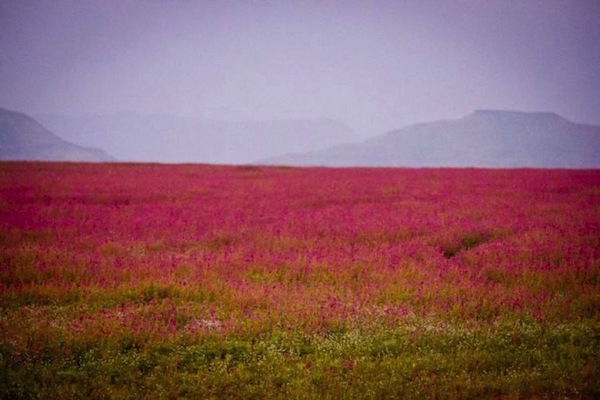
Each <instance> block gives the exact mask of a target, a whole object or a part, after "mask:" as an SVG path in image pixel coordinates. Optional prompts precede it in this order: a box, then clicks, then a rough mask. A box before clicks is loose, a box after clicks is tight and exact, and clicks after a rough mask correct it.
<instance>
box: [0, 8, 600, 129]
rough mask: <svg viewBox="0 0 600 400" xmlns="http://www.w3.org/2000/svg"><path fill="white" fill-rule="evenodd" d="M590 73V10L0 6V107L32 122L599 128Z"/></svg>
mask: <svg viewBox="0 0 600 400" xmlns="http://www.w3.org/2000/svg"><path fill="white" fill-rule="evenodd" d="M599 71H600V2H598V1H597V0H577V1H564V0H529V1H517V0H514V1H513V0H501V1H495V0H491V1H468V0H465V1H460V0H453V1H444V0H435V1H426V0H425V1H422V0H416V1H410V0H409V1H363V0H361V1H359V0H357V1H343V2H341V1H339V2H337V1H290V2H280V1H191V0H190V1H185V0H179V1H178V0H175V1H156V0H148V1H135V0H102V1H80V0H48V1H44V0H36V1H28V0H3V1H2V2H0V105H1V106H2V107H3V108H7V109H13V110H17V111H21V112H26V113H28V114H32V115H39V114H46V115H48V114H50V115H68V116H92V115H105V114H113V113H120V112H133V113H141V114H161V115H176V116H187V117H194V118H199V119H219V120H255V121H270V120H283V119H298V118H300V119H304V118H308V119H315V118H330V119H335V120H338V121H341V122H343V123H345V124H347V125H348V126H350V127H351V128H352V129H353V130H354V131H355V132H356V133H357V134H359V135H362V136H372V135H376V134H381V133H383V132H385V131H387V130H390V129H395V128H399V127H402V126H404V125H407V124H410V123H414V122H420V121H430V120H436V119H444V118H455V117H460V116H464V115H466V114H468V113H469V112H471V111H473V110H474V109H479V108H486V109H510V110H520V111H552V112H556V113H558V114H560V115H562V116H564V117H566V118H568V119H570V120H574V121H577V122H584V123H591V124H600V112H598V111H599V110H600V96H599V93H600V72H599Z"/></svg>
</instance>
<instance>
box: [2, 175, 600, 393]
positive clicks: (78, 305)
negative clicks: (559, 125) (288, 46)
mask: <svg viewBox="0 0 600 400" xmlns="http://www.w3.org/2000/svg"><path fill="white" fill-rule="evenodd" d="M599 328H600V171H598V170H478V169H326V168H278V167H260V166H238V167H236V166H207V165H154V164H69V163H64V164H61V163H2V164H0V332H1V337H0V371H1V375H0V397H2V398H37V397H44V398H81V396H87V397H90V398H559V397H560V398H594V397H595V396H598V395H599V394H600V384H599V382H600V368H599V367H598V363H597V360H598V359H600V350H599V349H600V329H599Z"/></svg>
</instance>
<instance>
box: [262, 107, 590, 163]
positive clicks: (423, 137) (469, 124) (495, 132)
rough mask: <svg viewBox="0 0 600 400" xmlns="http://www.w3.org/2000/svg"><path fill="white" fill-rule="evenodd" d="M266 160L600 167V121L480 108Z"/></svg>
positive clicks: (279, 161)
mask: <svg viewBox="0 0 600 400" xmlns="http://www.w3.org/2000/svg"><path fill="white" fill-rule="evenodd" d="M261 163H262V164H274V165H292V166H312V165H315V166H316V165H322V166H391V167H491V168H512V167H537V168H600V126H593V125H584V124H577V123H574V122H571V121H568V120H566V119H564V118H562V117H560V116H559V115H557V114H554V113H539V112H536V113H525V112H515V111H496V110H478V111H475V112H473V113H472V114H469V115H467V116H466V117H464V118H461V119H457V120H444V121H437V122H431V123H421V124H415V125H410V126H407V127H405V128H402V129H399V130H395V131H391V132H389V133H386V134H384V135H381V136H377V137H374V138H372V139H369V140H366V141H364V142H361V143H356V144H347V145H342V146H335V147H331V148H328V149H325V150H322V151H317V152H309V153H304V154H290V155H287V156H284V157H278V158H271V159H267V160H263V161H262V162H261Z"/></svg>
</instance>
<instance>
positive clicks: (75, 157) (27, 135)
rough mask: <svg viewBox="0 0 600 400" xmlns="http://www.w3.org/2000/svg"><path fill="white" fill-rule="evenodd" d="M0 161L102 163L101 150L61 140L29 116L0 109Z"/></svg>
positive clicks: (106, 156)
mask: <svg viewBox="0 0 600 400" xmlns="http://www.w3.org/2000/svg"><path fill="white" fill-rule="evenodd" d="M0 160H6V161H8V160H14V161H80V162H106V161H114V159H113V158H112V157H111V156H109V155H108V154H106V153H105V152H103V151H102V150H99V149H96V148H91V147H82V146H77V145H74V144H72V143H69V142H68V141H65V140H63V139H61V138H60V137H58V136H57V135H55V134H54V133H53V132H51V131H50V130H48V129H47V128H46V127H44V126H43V125H41V124H40V123H39V122H38V121H36V120H35V119H34V118H32V117H31V116H29V115H27V114H24V113H20V112H17V111H12V110H7V109H3V108H0Z"/></svg>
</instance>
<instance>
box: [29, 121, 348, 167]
mask: <svg viewBox="0 0 600 400" xmlns="http://www.w3.org/2000/svg"><path fill="white" fill-rule="evenodd" d="M36 119H38V120H39V121H40V122H42V123H43V124H44V125H45V126H48V127H49V128H50V129H51V130H52V131H54V132H56V134H57V135H59V136H60V137H62V138H63V139H65V140H68V141H69V142H72V143H75V144H78V145H80V146H92V147H97V148H101V149H103V150H105V151H107V152H108V153H110V154H111V155H113V156H114V157H115V158H117V159H118V160H119V161H135V162H147V161H150V162H166V163H171V162H176V163H182V162H190V163H217V164H247V163H251V162H255V161H257V160H261V159H265V158H269V157H276V156H280V155H283V154H286V153H291V152H309V151H315V150H319V149H324V148H326V147H329V146H334V145H338V144H342V143H348V142H352V141H355V140H358V138H357V136H356V135H355V133H354V132H353V131H352V130H351V129H350V128H348V127H347V126H346V125H344V124H342V123H340V122H337V121H333V120H329V119H316V120H281V121H267V122H254V121H240V122H232V121H218V120H216V121H211V120H196V119H193V118H185V117H176V116H160V115H149V116H144V115H138V114H116V115H106V116H96V117H64V116H51V115H39V116H36Z"/></svg>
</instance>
